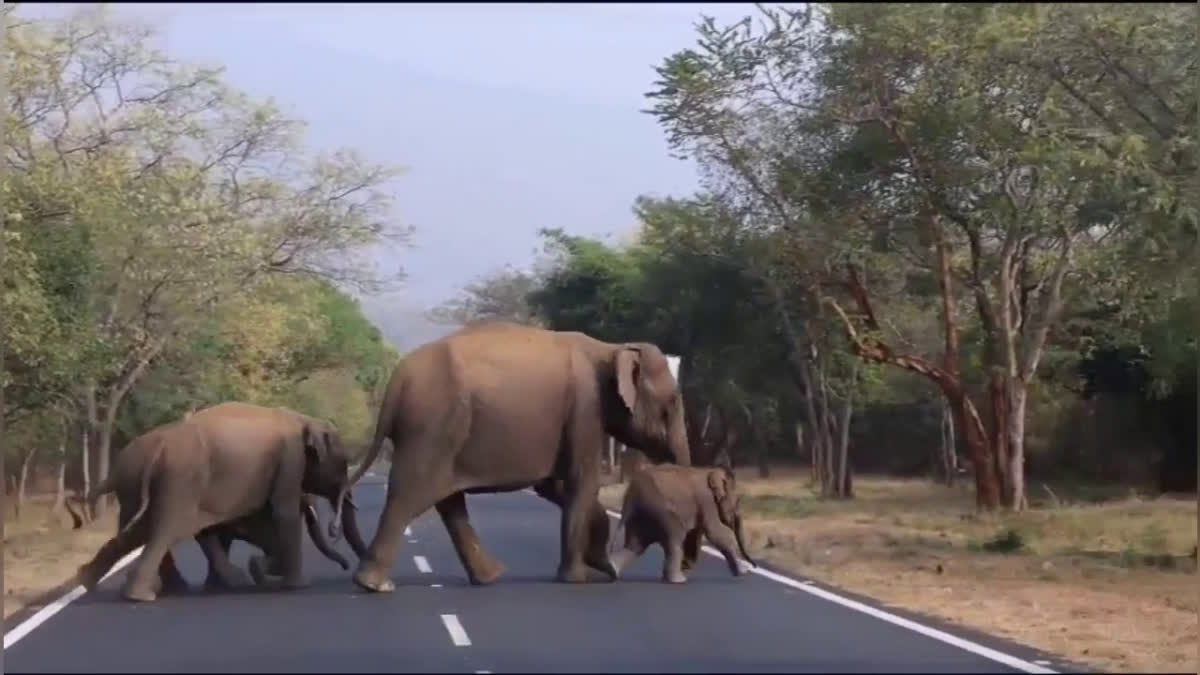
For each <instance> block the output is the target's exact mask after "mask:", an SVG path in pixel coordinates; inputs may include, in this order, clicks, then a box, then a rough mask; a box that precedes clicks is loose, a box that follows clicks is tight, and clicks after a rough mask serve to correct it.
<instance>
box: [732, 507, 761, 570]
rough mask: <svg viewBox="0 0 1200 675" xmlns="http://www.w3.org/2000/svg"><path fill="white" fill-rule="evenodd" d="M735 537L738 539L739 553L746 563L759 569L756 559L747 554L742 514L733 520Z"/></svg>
mask: <svg viewBox="0 0 1200 675" xmlns="http://www.w3.org/2000/svg"><path fill="white" fill-rule="evenodd" d="M733 536H734V538H735V539H737V545H738V551H739V552H740V553H741V554H742V557H743V558H745V559H746V562H748V563H750V564H751V565H753V566H754V567H758V563H756V562H754V558H751V557H750V554H749V553H747V552H746V538H745V535H744V534H743V532H742V514H740V513H739V514H737V515H736V516H734V518H733Z"/></svg>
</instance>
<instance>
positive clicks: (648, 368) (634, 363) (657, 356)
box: [605, 342, 692, 466]
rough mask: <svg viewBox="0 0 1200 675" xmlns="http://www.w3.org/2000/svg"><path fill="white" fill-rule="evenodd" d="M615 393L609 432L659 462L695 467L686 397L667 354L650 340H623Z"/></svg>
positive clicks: (616, 354) (615, 360) (617, 353)
mask: <svg viewBox="0 0 1200 675" xmlns="http://www.w3.org/2000/svg"><path fill="white" fill-rule="evenodd" d="M611 365H612V374H613V383H612V384H613V387H612V392H613V394H614V395H615V400H609V401H606V408H609V410H608V411H606V412H607V414H606V418H607V419H606V420H605V432H607V433H608V434H609V435H610V436H613V437H614V438H616V439H617V440H619V441H621V442H622V443H624V444H626V445H630V446H633V447H635V448H638V449H640V450H641V451H642V452H644V453H645V454H646V456H647V457H648V458H649V459H651V460H653V461H656V462H673V463H675V464H679V465H681V466H689V465H691V461H692V455H691V450H690V449H689V447H688V439H687V429H686V427H685V426H684V416H683V399H682V398H681V397H680V395H679V384H678V383H677V382H676V381H675V377H674V376H673V375H671V369H670V368H669V367H668V366H667V357H666V356H665V355H664V354H663V353H662V351H661V350H660V349H659V348H658V347H656V346H654V345H652V344H649V343H644V342H643V343H633V344H624V345H621V346H619V347H617V348H616V349H615V350H614V351H613V353H612V364H611Z"/></svg>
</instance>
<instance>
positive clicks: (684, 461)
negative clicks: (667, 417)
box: [667, 396, 692, 466]
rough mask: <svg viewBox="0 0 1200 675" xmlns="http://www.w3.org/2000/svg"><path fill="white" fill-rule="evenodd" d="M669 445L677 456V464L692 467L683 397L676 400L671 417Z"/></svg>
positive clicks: (668, 436)
mask: <svg viewBox="0 0 1200 675" xmlns="http://www.w3.org/2000/svg"><path fill="white" fill-rule="evenodd" d="M667 444H668V445H669V446H670V448H671V454H672V455H675V463H676V464H678V465H679V466H691V465H692V451H691V448H690V447H689V445H688V436H687V424H686V420H685V418H684V410H683V397H682V396H680V397H676V399H675V412H674V413H673V414H672V415H671V422H670V427H669V429H668V430H667Z"/></svg>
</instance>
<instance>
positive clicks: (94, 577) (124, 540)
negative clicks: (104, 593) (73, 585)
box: [75, 506, 146, 591]
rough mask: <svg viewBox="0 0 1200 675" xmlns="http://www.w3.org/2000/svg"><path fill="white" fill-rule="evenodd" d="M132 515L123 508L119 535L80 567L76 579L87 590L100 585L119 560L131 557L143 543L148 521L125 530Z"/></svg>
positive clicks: (129, 510)
mask: <svg viewBox="0 0 1200 675" xmlns="http://www.w3.org/2000/svg"><path fill="white" fill-rule="evenodd" d="M132 513H133V511H132V509H128V508H126V507H124V506H122V507H121V511H120V514H119V515H118V517H117V527H118V530H117V531H118V534H117V535H116V536H114V537H113V538H111V539H109V540H108V541H106V542H104V545H103V546H101V547H100V550H98V551H96V555H94V556H92V559H91V560H89V561H88V562H86V563H84V564H82V565H80V566H79V569H78V571H77V572H76V574H75V578H76V579H77V580H78V582H79V584H80V585H82V586H83V587H84V588H85V589H86V590H88V591H92V590H94V589H95V588H96V586H97V585H98V584H99V583H100V579H101V578H103V577H104V575H105V574H108V571H109V570H111V569H112V567H113V565H116V564H117V561H118V560H120V559H121V558H124V557H125V556H127V555H129V554H130V553H131V552H132V551H133V550H134V549H136V548H137V547H138V546H139V545H140V544H141V543H142V540H143V538H144V537H145V536H146V521H144V520H143V521H141V522H139V523H137V524H136V525H135V526H134V527H132V528H130V529H129V530H127V531H126V530H125V525H126V524H127V523H128V522H129V520H130V516H131V515H132Z"/></svg>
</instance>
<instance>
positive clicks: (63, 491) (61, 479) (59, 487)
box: [51, 456, 67, 512]
mask: <svg viewBox="0 0 1200 675" xmlns="http://www.w3.org/2000/svg"><path fill="white" fill-rule="evenodd" d="M66 502H67V460H66V458H65V456H64V458H63V459H62V460H60V461H59V462H58V480H57V481H56V483H55V485H54V506H53V507H52V508H51V510H52V511H55V512H58V511H61V510H62V509H63V507H64V506H65V505H66Z"/></svg>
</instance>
